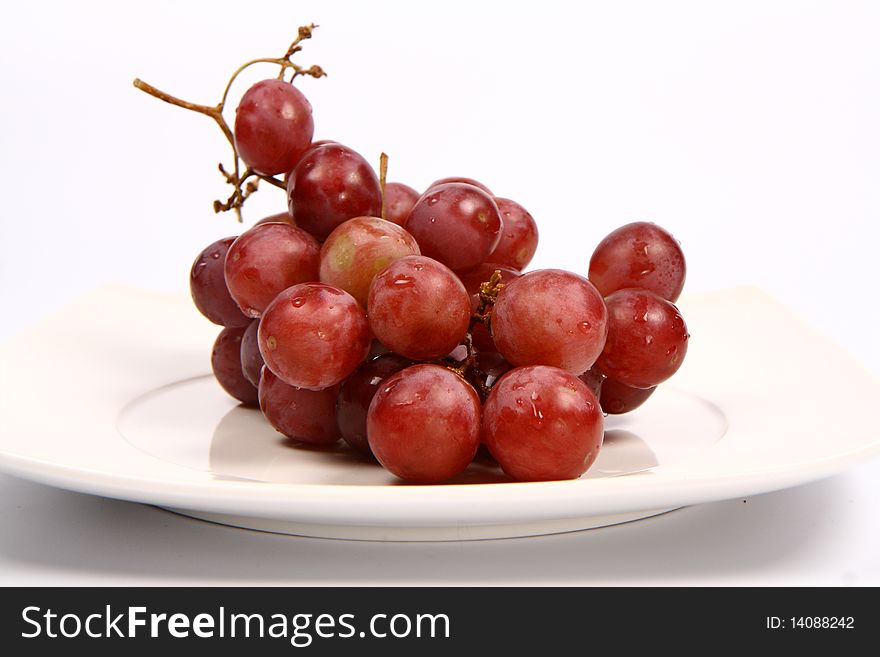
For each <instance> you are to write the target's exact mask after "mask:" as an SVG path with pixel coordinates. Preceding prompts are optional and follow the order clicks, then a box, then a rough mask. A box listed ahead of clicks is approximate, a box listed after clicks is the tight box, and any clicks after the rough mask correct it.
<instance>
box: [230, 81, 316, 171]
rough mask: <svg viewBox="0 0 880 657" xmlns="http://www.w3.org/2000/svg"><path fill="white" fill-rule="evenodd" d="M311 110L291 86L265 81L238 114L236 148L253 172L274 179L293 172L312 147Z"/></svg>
mask: <svg viewBox="0 0 880 657" xmlns="http://www.w3.org/2000/svg"><path fill="white" fill-rule="evenodd" d="M314 127H315V126H314V123H313V121H312V106H311V105H310V104H309V101H308V100H306V97H305V96H303V95H302V93H301V92H300V91H299V90H298V89H297V88H296V87H294V86H293V85H292V84H290V83H288V82H285V81H283V80H263V81H261V82H257V83H256V84H255V85H253V86H252V87H251V88H250V89H248V90H247V91H246V92H245V94H244V96H242V98H241V102H240V103H239V105H238V108H237V109H236V110H235V147H236V148H237V149H238V154H239V155H240V156H241V159H242V160H244V162H245V164H247V165H248V166H249V167H250V168H251V169H253V170H254V171H257V172H258V173H263V174H266V175H269V176H274V175H275V174H276V173H285V172H287V171H290V170H291V169H292V168H293V167H294V166H295V165H296V163H297V162H298V161H299V158H300V157H302V155H303V153H304V152H305V151H306V149H307V148H308V147H309V144H310V143H311V141H312V133H313V132H314Z"/></svg>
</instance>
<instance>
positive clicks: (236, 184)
mask: <svg viewBox="0 0 880 657" xmlns="http://www.w3.org/2000/svg"><path fill="white" fill-rule="evenodd" d="M316 27H317V25H314V24H311V25H305V26H302V27H300V28H299V30H297V36H296V39H294V40H293V42H292V43H291V44H290V46H289V47H288V48H287V52H286V53H285V54H284V56H283V57H277V58H273V57H261V58H259V59H252V60H251V61H249V62H245V63H244V64H242V65H241V66H239V67H238V68H237V69H236V70H235V72H234V73H233V74H232V76H231V77H230V78H229V82H227V83H226V87H225V88H224V89H223V96H222V97H221V99H220V102H219V103H218V104H217V105H199V104H197V103H191V102H189V101H187V100H183V99H181V98H177V97H176V96H172V95H171V94H169V93H167V92H165V91H162V90H161V89H157V88H156V87H154V86H153V85H151V84H148V83H147V82H144V81H143V80H141V79H140V78H135V79H134V83H133V84H134V86H135V88H137V89H140V90H141V91H143V92H144V93H147V94H149V95H151V96H153V97H154V98H158V99H159V100H163V101H165V102H166V103H170V104H171V105H174V106H176V107H182V108H183V109H186V110H190V111H192V112H198V113H199V114H204V115H205V116H209V117H211V118H212V119H214V122H215V123H216V124H217V125H218V126H219V127H220V130H222V131H223V134H224V135H225V136H226V140H227V141H228V142H229V145H230V146H231V147H232V156H233V162H234V166H233V170H232V172H229V171H227V170H226V169H225V168H224V167H223V164H220V165H219V169H220V173H221V174H223V177H224V178H225V179H226V182H227V183H229V184H230V185H232V187H233V191H232V194H231V195H230V196H229V198H228V199H226V201H225V202H221V201H214V212H216V213H220V212H227V211H229V210H234V211H235V216H236V218H237V219H238V222H239V223H241V222H242V217H241V207H242V205H244V202H245V200H247V198H248V197H249V196H250V195H251V194H253V193H254V192H256V191H257V189H258V183H259V180H265V181H266V182H267V183H269V184H270V185H273V186H274V187H278V188H280V189H285V190H286V189H287V185H286V184H285V183H284V181H283V180H279V179H278V178H276V177H275V176H267V175H264V174H262V173H257V172H256V171H253V170H252V169H250V168H246V169H245V170H244V173H241V156H240V155H239V153H238V148H237V147H236V145H235V135H234V134H233V132H232V130H231V129H230V127H229V123H227V121H226V118H225V117H224V116H223V112H224V110H225V109H226V101H227V98H228V97H229V90H230V89H231V88H232V84H233V83H234V82H235V80H236V79H237V78H238V76H239V75H240V74H241V72H242V71H244V70H245V69H246V68H248V67H250V66H253V65H254V64H275V65H277V66H280V67H281V70H280V71H279V73H278V79H279V80H283V79H284V74H285V73H286V72H287V71H288V70H293V75H292V76H291V78H290V82H291V83H292V82H293V80H294V79H296V77H297V76H299V75H308V76H311V77H313V78H321V77H324V76H326V75H327V74H326V73H325V72H324V69H322V68H321V67H320V66H317V65H313V66H310V67H308V68H303V67H302V66H300V65H299V64H295V63H294V62H292V61H291V59H290V58H291V57H293V55H295V54H296V53H298V52H299V51H300V50H302V46H301V45H300V43H301V42H302V41H304V40H306V39H311V38H312V31H313V30H314V29H315V28H316ZM250 178H257V179H258V180H249V179H250Z"/></svg>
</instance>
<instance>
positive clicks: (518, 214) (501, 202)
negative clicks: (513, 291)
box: [489, 198, 538, 270]
mask: <svg viewBox="0 0 880 657" xmlns="http://www.w3.org/2000/svg"><path fill="white" fill-rule="evenodd" d="M495 204H496V205H497V206H498V211H499V212H500V213H501V220H502V223H503V227H502V228H501V238H500V239H499V240H498V246H496V247H495V249H494V250H493V251H492V253H490V254H489V260H491V261H492V262H497V263H500V264H503V265H507V266H509V267H512V268H513V269H518V270H523V269H525V267H526V265H528V264H529V263H530V262H531V261H532V257H533V256H534V255H535V251H536V250H537V249H538V224H536V223H535V220H534V219H533V218H532V215H530V214H529V212H528V211H527V210H526V209H525V208H524V207H523V206H521V205H520V204H519V203H517V202H516V201H511V200H510V199H506V198H496V199H495Z"/></svg>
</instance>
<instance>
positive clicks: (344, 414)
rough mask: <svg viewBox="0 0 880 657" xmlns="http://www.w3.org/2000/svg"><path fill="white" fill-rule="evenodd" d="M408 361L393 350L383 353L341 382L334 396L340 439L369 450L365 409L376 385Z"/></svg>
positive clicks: (410, 362)
mask: <svg viewBox="0 0 880 657" xmlns="http://www.w3.org/2000/svg"><path fill="white" fill-rule="evenodd" d="M412 364H413V363H412V361H411V360H408V359H406V358H404V357H402V356H398V355H397V354H386V355H384V356H379V357H378V358H374V359H373V360H368V361H367V362H365V363H364V364H363V365H361V366H360V367H359V368H358V369H356V370H355V372H354V374H352V375H351V376H350V377H348V379H347V380H346V381H345V383H343V384H342V388H340V390H339V396H338V397H337V399H336V424H337V426H338V427H339V432H340V433H341V434H342V439H343V440H345V442H347V443H348V444H349V445H351V446H352V447H353V448H354V449H356V450H357V451H359V452H363V453H364V454H372V452H371V451H370V445H369V443H368V442H367V411H368V410H369V408H370V402H372V401H373V397H374V396H375V395H376V391H377V390H378V389H379V386H380V385H381V384H382V382H383V381H384V380H385V379H387V378H388V377H389V376H391V375H392V374H396V373H397V372H399V371H400V370H402V369H404V368H407V367H409V366H410V365H412Z"/></svg>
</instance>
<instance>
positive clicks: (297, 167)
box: [190, 79, 689, 483]
mask: <svg viewBox="0 0 880 657" xmlns="http://www.w3.org/2000/svg"><path fill="white" fill-rule="evenodd" d="M312 137H313V120H312V108H311V105H310V104H309V102H308V100H307V99H306V98H305V96H303V94H302V93H301V92H300V91H299V90H298V89H297V88H296V87H295V86H294V85H293V84H292V83H290V82H287V81H285V80H283V79H272V80H264V81H262V82H258V83H257V84H255V85H253V86H252V87H251V88H250V89H249V90H248V91H247V92H246V93H245V94H244V96H243V97H242V99H241V102H240V104H239V105H238V108H237V110H236V117H235V127H234V146H235V148H236V151H237V153H238V155H239V156H240V157H241V159H242V160H243V161H244V163H245V164H246V165H247V166H248V168H249V170H252V171H253V172H256V173H257V174H260V175H262V176H275V175H284V178H285V180H286V188H287V196H288V211H287V212H284V213H281V214H278V215H274V216H271V217H267V218H266V219H263V220H261V221H259V222H257V224H256V225H254V226H253V227H252V228H250V229H248V230H246V231H245V232H243V233H242V234H241V235H239V236H238V237H235V238H233V237H229V238H226V239H222V240H219V241H217V242H214V243H213V244H211V245H210V246H208V247H207V248H206V249H205V250H204V251H202V253H201V254H199V256H198V258H196V261H195V263H194V264H193V267H192V272H191V278H190V284H191V290H192V297H193V301H194V302H195V305H196V307H197V308H198V309H199V310H200V311H201V312H202V314H204V315H205V317H207V318H208V319H209V320H211V321H212V322H214V323H216V324H219V325H222V326H223V327H224V328H223V330H222V331H221V332H220V335H219V336H218V338H217V340H216V342H215V343H214V349H213V353H212V357H211V359H212V365H213V370H214V374H215V376H216V378H217V380H218V381H219V383H220V385H221V386H222V387H223V388H224V389H225V390H226V391H227V392H228V393H229V394H230V395H232V396H233V397H235V398H236V399H238V400H239V401H240V402H242V403H243V404H245V405H250V406H259V407H260V409H261V410H262V412H263V414H264V415H265V417H266V419H267V420H268V421H269V423H270V424H271V425H272V426H273V427H274V428H275V429H277V430H278V431H279V432H281V433H282V434H284V435H285V436H288V437H290V438H292V439H294V440H296V441H299V442H301V443H307V444H311V445H330V444H333V443H335V442H336V441H338V440H339V439H340V438H342V439H343V440H344V441H345V442H346V443H348V445H350V446H351V448H352V449H355V450H358V451H360V452H364V453H367V454H371V455H372V456H373V457H375V459H376V460H378V461H379V463H381V464H382V465H383V466H384V467H385V468H387V469H388V470H389V471H391V472H392V473H394V474H395V475H397V476H398V477H400V478H402V479H404V480H406V481H409V482H414V483H438V482H443V481H446V480H448V479H450V478H451V477H454V476H455V475H457V474H458V473H460V472H462V471H463V470H464V469H465V468H467V466H468V465H469V464H470V463H471V461H472V460H473V459H474V457H475V455H477V453H478V450H480V447H481V445H484V446H485V450H481V451H488V454H489V455H491V457H492V458H493V459H494V460H495V461H497V463H498V464H499V465H500V467H501V468H502V469H503V470H504V472H505V473H506V474H507V475H509V476H510V477H512V478H513V479H516V480H520V481H542V480H556V479H571V478H577V477H579V476H580V475H581V474H583V473H584V472H585V471H586V470H587V468H589V467H590V465H591V464H592V463H593V461H594V460H595V459H596V456H597V454H598V451H599V449H600V446H601V444H602V439H603V435H604V414H619V413H626V412H629V411H631V410H633V409H635V408H636V407H638V406H639V405H641V404H642V403H643V402H644V401H645V400H646V399H647V398H648V397H650V396H651V394H652V393H653V391H654V390H655V388H656V386H657V385H658V384H660V383H662V382H663V381H665V380H666V379H668V378H669V377H670V376H672V375H673V374H674V373H675V372H676V370H678V368H679V366H680V365H681V363H682V360H683V359H684V356H685V353H686V351H687V345H688V337H689V336H688V332H687V328H686V326H685V322H684V320H683V319H682V316H681V314H680V312H679V311H678V309H677V308H676V306H675V305H673V304H674V303H675V301H676V300H677V298H678V296H679V294H680V293H681V290H682V287H683V285H684V279H685V260H684V255H683V254H682V251H681V248H680V246H679V244H678V242H677V241H676V240H675V239H674V238H673V237H672V236H671V235H670V234H669V233H668V232H667V231H665V230H664V229H662V228H660V227H659V226H657V225H655V224H652V223H644V222H639V223H632V224H628V225H626V226H623V227H621V228H619V229H617V230H615V231H614V232H612V233H611V234H610V235H608V236H607V237H606V238H605V239H603V240H602V241H601V242H600V243H599V245H598V247H597V248H596V250H595V252H594V253H593V255H592V258H591V259H590V262H589V268H588V272H587V273H588V277H584V276H581V275H579V274H576V273H572V272H568V271H563V270H559V269H543V270H537V271H530V272H528V273H523V270H524V269H525V267H526V266H527V265H528V264H529V262H530V260H531V259H532V256H533V255H534V253H535V250H536V248H537V245H538V230H537V226H536V224H535V221H534V219H533V218H532V216H531V215H530V214H529V212H528V211H526V209H525V208H523V207H522V206H521V205H519V204H518V203H516V202H515V201H512V200H510V199H506V198H501V197H497V196H495V195H494V194H493V193H492V192H491V191H490V190H489V189H488V188H487V187H486V186H485V185H483V184H481V183H479V182H477V181H476V180H473V179H469V178H462V177H452V178H443V179H440V180H437V181H436V182H434V183H433V184H431V185H430V186H428V188H427V189H426V190H425V191H424V192H423V193H419V192H417V191H416V190H414V189H413V188H411V187H409V186H407V185H404V184H400V183H393V182H392V183H387V184H385V183H384V180H383V181H381V182H380V179H379V177H378V176H377V175H376V173H375V172H374V170H373V168H372V167H371V166H370V165H369V164H368V162H367V161H366V160H365V159H364V158H363V157H362V156H361V155H360V154H358V153H357V152H356V151H354V150H352V149H351V148H349V147H347V146H344V145H342V144H339V143H337V142H333V141H316V142H313V141H312ZM585 264H586V263H585Z"/></svg>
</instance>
